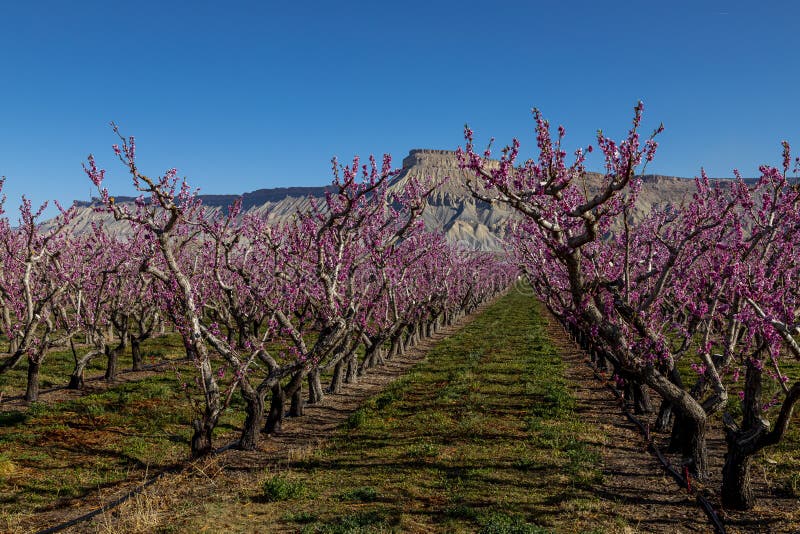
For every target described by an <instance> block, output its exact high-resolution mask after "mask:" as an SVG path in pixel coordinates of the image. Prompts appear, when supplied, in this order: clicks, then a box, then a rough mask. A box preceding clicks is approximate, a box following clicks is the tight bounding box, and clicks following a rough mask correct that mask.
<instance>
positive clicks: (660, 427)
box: [653, 400, 672, 432]
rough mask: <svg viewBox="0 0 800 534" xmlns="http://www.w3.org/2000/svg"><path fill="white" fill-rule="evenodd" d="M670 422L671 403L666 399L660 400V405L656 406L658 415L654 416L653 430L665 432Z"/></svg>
mask: <svg viewBox="0 0 800 534" xmlns="http://www.w3.org/2000/svg"><path fill="white" fill-rule="evenodd" d="M671 424H672V403H671V402H669V401H666V400H662V401H661V406H660V407H659V408H658V417H656V422H655V425H654V426H653V430H655V431H656V432H666V431H667V430H668V429H669V428H670V425H671Z"/></svg>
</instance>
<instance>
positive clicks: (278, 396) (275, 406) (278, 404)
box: [264, 383, 286, 434]
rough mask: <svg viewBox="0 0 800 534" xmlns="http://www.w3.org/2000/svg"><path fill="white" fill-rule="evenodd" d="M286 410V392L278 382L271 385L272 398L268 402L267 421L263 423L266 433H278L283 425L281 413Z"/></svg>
mask: <svg viewBox="0 0 800 534" xmlns="http://www.w3.org/2000/svg"><path fill="white" fill-rule="evenodd" d="M285 411H286V393H284V391H283V387H282V386H281V385H280V383H278V384H275V385H274V386H272V399H271V400H270V403H269V413H268V414H267V422H266V424H265V425H264V432H265V433H266V434H280V433H281V430H282V426H283V414H284V412H285Z"/></svg>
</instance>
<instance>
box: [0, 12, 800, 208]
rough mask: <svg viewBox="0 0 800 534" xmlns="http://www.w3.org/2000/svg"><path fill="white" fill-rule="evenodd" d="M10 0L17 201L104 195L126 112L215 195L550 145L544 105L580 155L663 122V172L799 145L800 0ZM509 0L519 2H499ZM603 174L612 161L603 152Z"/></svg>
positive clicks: (10, 129)
mask: <svg viewBox="0 0 800 534" xmlns="http://www.w3.org/2000/svg"><path fill="white" fill-rule="evenodd" d="M493 4H494V3H493V2H486V1H482V2H471V1H461V2H437V1H435V0H429V1H427V2H402V3H401V2H392V3H384V2H344V1H338V2H313V1H307V2H303V3H297V2H292V3H290V2H253V3H245V2H232V1H231V2H225V3H224V4H223V3H222V2H148V1H137V2H128V3H125V2H107V1H106V2H74V3H68V2H38V3H36V4H33V3H29V2H10V1H6V2H0V69H2V76H0V80H2V81H0V175H5V176H7V183H6V187H5V191H6V193H7V194H8V196H9V205H8V206H7V209H8V211H9V212H11V211H12V210H13V211H16V208H15V206H14V204H16V203H17V202H18V199H19V195H21V194H22V193H25V194H27V195H28V196H29V197H31V198H32V199H33V200H34V201H36V202H39V201H43V200H45V199H52V198H56V199H59V200H62V201H65V202H68V201H70V200H72V199H86V198H88V196H89V193H90V187H89V185H90V184H89V181H88V179H87V178H86V177H85V176H84V175H83V173H82V170H81V162H82V161H84V160H85V157H86V155H87V154H89V153H94V154H95V155H96V157H97V158H98V160H99V162H100V163H101V164H102V165H103V166H105V167H107V168H108V169H109V175H108V177H109V178H108V182H107V184H108V187H109V188H110V189H111V191H112V192H113V193H114V194H130V193H131V187H130V185H129V180H128V178H127V177H126V176H125V175H124V173H123V172H122V171H123V169H122V168H121V166H120V165H119V164H118V163H116V162H115V161H114V159H113V157H112V156H113V154H112V152H111V148H110V145H111V144H112V143H114V141H115V138H114V136H113V134H112V132H111V130H110V128H109V126H108V123H109V121H111V120H113V121H116V122H117V123H118V124H119V125H120V127H121V129H122V131H123V132H124V133H125V134H127V135H134V136H136V138H137V145H138V153H139V159H140V166H141V168H142V170H143V171H144V172H146V173H150V174H158V173H161V172H163V171H164V170H165V169H167V168H170V167H177V168H178V169H179V171H180V173H181V175H185V176H187V177H188V179H189V181H190V183H191V184H192V185H195V186H198V187H200V188H201V191H202V192H205V193H241V192H245V191H251V190H254V189H258V188H262V187H276V186H288V185H318V184H323V183H326V182H327V181H328V180H329V179H330V158H331V156H333V155H337V156H339V158H340V159H342V160H347V159H349V158H351V157H352V156H353V155H354V154H360V155H362V156H367V155H368V154H370V153H374V154H382V153H384V152H389V153H391V154H393V156H394V157H395V162H396V164H397V165H399V164H400V162H401V160H402V158H403V157H404V156H405V155H406V153H407V151H408V150H409V149H411V148H416V147H426V148H445V149H455V147H457V146H458V145H459V144H461V143H462V142H463V138H462V128H463V125H464V123H469V124H470V126H471V127H472V128H473V129H474V130H475V131H476V134H477V138H478V139H479V140H481V141H484V140H488V138H489V137H491V136H494V137H496V138H497V139H498V143H499V144H501V145H502V144H504V143H505V142H507V141H510V139H511V138H512V137H513V136H517V137H519V138H520V139H521V141H522V143H523V153H524V155H532V154H533V151H532V149H531V146H532V145H534V138H533V136H532V124H533V123H532V121H531V118H530V109H531V108H532V107H534V106H535V107H538V108H540V109H541V110H542V111H543V112H544V114H545V115H546V116H547V117H548V118H549V119H550V120H551V122H552V123H553V124H563V125H564V126H565V127H566V128H567V146H569V147H570V148H573V147H577V146H579V145H585V144H587V143H590V142H592V140H593V135H594V132H595V131H596V130H597V129H598V128H602V129H603V130H604V131H605V132H606V133H607V134H611V135H614V136H620V135H622V134H623V133H624V132H625V130H626V129H627V127H628V124H629V121H630V117H631V109H632V107H633V105H634V104H635V102H636V101H637V100H638V99H641V100H643V101H644V103H645V127H646V129H647V130H648V131H649V130H651V129H652V128H654V127H655V126H657V125H658V123H659V122H663V123H664V125H665V127H666V131H665V132H664V134H662V136H660V145H661V146H660V149H659V153H658V155H657V156H656V160H655V161H654V162H653V163H652V164H651V166H650V167H649V168H648V171H650V172H658V173H662V174H671V175H680V176H694V175H696V174H697V173H698V172H699V169H700V167H701V166H705V168H706V169H707V171H708V172H709V173H710V174H711V175H713V176H729V175H730V174H731V170H732V169H733V168H739V169H740V170H741V171H742V172H743V173H744V174H745V175H755V174H756V171H757V167H758V165H759V164H761V163H765V162H770V163H774V164H777V163H778V162H779V157H780V144H779V143H780V141H781V140H782V139H787V140H788V141H789V142H794V144H796V145H797V149H798V150H800V131H799V129H798V124H799V122H800V121H799V119H800V106H798V99H797V91H798V89H797V88H798V86H799V84H798V82H799V81H800V80H799V78H800V68H798V67H800V45H798V39H797V24H798V20H799V19H798V15H800V7H798V4H797V3H795V2H789V1H784V2H768V1H765V2H760V3H756V2H752V1H748V2H730V1H725V2H723V1H708V2H704V1H695V2H652V1H649V2H645V1H640V2H623V1H619V2H597V1H593V2H577V1H575V2H570V1H564V2H535V1H530V2H515V1H508V2H502V3H497V4H498V5H497V6H495V5H493ZM501 4H502V5H501ZM589 165H590V167H594V168H598V167H599V165H600V161H599V158H597V157H596V155H595V158H594V159H592V160H590V162H589Z"/></svg>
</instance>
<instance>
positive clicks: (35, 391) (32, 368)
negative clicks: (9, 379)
mask: <svg viewBox="0 0 800 534" xmlns="http://www.w3.org/2000/svg"><path fill="white" fill-rule="evenodd" d="M41 367H42V362H41V361H39V359H33V358H28V385H27V388H26V389H25V400H26V401H28V402H36V401H38V400H39V370H40V369H41Z"/></svg>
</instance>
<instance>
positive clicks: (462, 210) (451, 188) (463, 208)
mask: <svg viewBox="0 0 800 534" xmlns="http://www.w3.org/2000/svg"><path fill="white" fill-rule="evenodd" d="M410 177H416V178H418V179H420V180H422V181H423V182H428V181H429V180H434V181H444V183H443V185H442V186H441V187H439V188H438V189H437V190H435V191H434V192H433V194H431V196H430V197H429V199H428V206H427V207H426V209H425V212H424V213H423V219H424V221H425V225H426V227H427V228H428V229H430V230H435V231H441V232H443V233H444V234H445V236H446V237H447V238H448V240H450V241H452V242H461V243H464V244H466V245H468V246H470V247H472V248H476V249H482V250H501V249H502V248H503V238H504V236H505V235H506V230H507V228H508V226H509V222H510V221H511V219H513V218H514V217H516V216H517V215H516V214H515V213H514V211H513V210H512V209H511V208H509V207H507V206H505V205H497V204H488V203H486V202H482V201H478V200H475V199H474V198H473V197H472V195H471V194H470V191H469V189H468V188H467V186H466V181H467V179H468V178H469V176H468V174H467V173H465V172H464V171H463V170H461V169H460V168H459V166H458V160H457V158H456V155H455V152H452V151H448V150H430V149H414V150H411V151H410V153H409V155H408V156H407V157H406V158H405V159H404V160H403V168H402V171H401V172H400V174H399V176H398V177H397V178H396V179H395V180H394V181H393V184H392V186H391V187H393V188H399V187H402V185H403V183H404V182H405V181H406V180H407V179H409V178H410ZM599 184H600V176H599V175H595V174H589V175H587V186H588V188H589V190H590V192H591V191H592V190H596V189H597V187H598V186H599ZM693 191H694V181H693V180H687V179H685V178H674V177H667V176H652V175H650V176H645V177H644V179H643V184H642V190H641V193H640V195H639V199H638V201H637V203H636V206H635V209H634V213H633V217H634V219H636V220H638V219H641V217H642V216H643V215H645V214H646V213H647V212H649V211H650V210H651V209H652V208H653V206H655V205H661V204H665V203H672V204H679V203H680V202H681V201H682V200H683V199H684V198H686V197H688V196H689V195H691V193H692V192H693ZM324 194H325V187H288V188H274V189H259V190H257V191H253V192H251V193H245V194H244V195H243V196H242V208H243V211H245V212H248V213H249V212H254V213H260V214H263V215H267V214H268V215H269V216H270V217H271V218H273V219H274V220H285V219H286V218H288V217H291V216H292V215H293V214H294V213H296V212H297V211H303V210H305V209H308V207H309V197H322V196H324ZM236 198H238V197H237V196H236V195H203V196H202V199H203V203H204V204H205V205H206V206H209V207H211V208H214V209H217V210H224V209H226V208H227V206H229V205H230V204H231V203H232V202H233V201H234V200H235V199H236ZM132 200H133V199H132V198H125V197H117V202H130V201H132ZM100 220H102V221H103V222H104V224H105V225H106V226H107V227H108V228H109V229H110V230H111V231H112V232H114V233H118V234H125V233H127V232H128V226H127V224H123V223H118V222H116V221H114V220H113V218H111V217H109V216H108V215H105V214H101V213H98V212H96V211H95V210H94V209H93V206H92V205H90V204H89V203H79V211H78V214H77V216H76V218H75V221H74V223H73V227H74V230H75V231H76V232H78V233H82V232H88V231H91V225H92V223H94V222H97V221H100Z"/></svg>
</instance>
